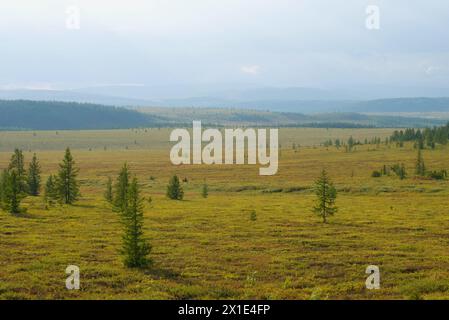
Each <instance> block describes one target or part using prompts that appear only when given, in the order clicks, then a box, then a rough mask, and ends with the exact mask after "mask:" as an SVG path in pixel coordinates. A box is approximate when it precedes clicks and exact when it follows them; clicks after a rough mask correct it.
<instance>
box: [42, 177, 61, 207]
mask: <svg viewBox="0 0 449 320" xmlns="http://www.w3.org/2000/svg"><path fill="white" fill-rule="evenodd" d="M44 200H45V202H46V203H48V204H49V205H53V204H54V203H55V202H56V201H57V200H58V191H57V189H56V178H55V177H54V176H53V175H50V176H49V177H48V178H47V182H46V183H45V192H44Z"/></svg>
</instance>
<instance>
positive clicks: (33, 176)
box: [27, 154, 41, 196]
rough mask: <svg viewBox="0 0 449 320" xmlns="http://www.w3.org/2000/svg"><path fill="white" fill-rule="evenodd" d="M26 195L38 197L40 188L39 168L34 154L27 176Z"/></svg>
mask: <svg viewBox="0 0 449 320" xmlns="http://www.w3.org/2000/svg"><path fill="white" fill-rule="evenodd" d="M27 185H28V194H29V195H31V196H38V195H39V190H40V187H41V167H40V164H39V161H38V160H37V157H36V154H34V155H33V159H32V160H31V162H30V167H29V168H28V176H27Z"/></svg>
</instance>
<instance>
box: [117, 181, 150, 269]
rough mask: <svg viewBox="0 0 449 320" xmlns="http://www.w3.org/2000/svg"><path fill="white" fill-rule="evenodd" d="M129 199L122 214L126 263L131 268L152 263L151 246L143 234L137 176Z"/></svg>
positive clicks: (131, 186) (129, 190)
mask: <svg viewBox="0 0 449 320" xmlns="http://www.w3.org/2000/svg"><path fill="white" fill-rule="evenodd" d="M127 199H128V205H127V206H126V209H125V211H124V212H123V215H122V218H123V222H124V229H125V232H124V235H123V249H122V253H123V255H124V264H125V266H127V267H129V268H141V267H145V266H147V265H148V264H149V263H150V260H149V259H148V258H147V256H148V254H149V253H150V251H151V246H150V245H149V243H148V241H147V240H146V239H145V238H144V235H143V204H142V198H141V197H140V194H139V186H138V183H137V178H133V180H132V181H131V184H130V185H129V189H128V196H127Z"/></svg>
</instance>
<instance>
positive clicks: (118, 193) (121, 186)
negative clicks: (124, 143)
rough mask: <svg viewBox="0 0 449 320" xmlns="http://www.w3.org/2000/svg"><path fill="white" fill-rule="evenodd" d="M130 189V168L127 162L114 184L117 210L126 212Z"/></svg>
mask: <svg viewBox="0 0 449 320" xmlns="http://www.w3.org/2000/svg"><path fill="white" fill-rule="evenodd" d="M128 189H129V168H128V165H127V164H126V163H125V164H123V167H122V168H121V169H120V172H119V174H118V177H117V181H116V183H115V186H114V197H113V198H114V202H113V204H114V208H115V210H116V211H119V212H124V211H125V210H126V206H127V205H128V200H127V199H128Z"/></svg>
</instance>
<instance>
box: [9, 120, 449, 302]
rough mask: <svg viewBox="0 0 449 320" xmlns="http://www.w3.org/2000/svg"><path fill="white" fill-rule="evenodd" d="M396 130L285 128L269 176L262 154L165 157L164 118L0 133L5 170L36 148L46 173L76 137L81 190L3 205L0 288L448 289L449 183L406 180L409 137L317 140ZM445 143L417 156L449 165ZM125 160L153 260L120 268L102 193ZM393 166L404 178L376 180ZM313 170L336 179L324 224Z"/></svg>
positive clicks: (71, 293)
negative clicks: (377, 283) (67, 197)
mask: <svg viewBox="0 0 449 320" xmlns="http://www.w3.org/2000/svg"><path fill="white" fill-rule="evenodd" d="M393 130H394V129H307V128H285V129H280V145H281V149H280V158H279V170H278V173H277V174H276V175H274V176H259V174H258V166H257V165H256V166H254V165H253V166H250V165H187V166H173V165H172V164H171V162H170V159H169V151H170V147H171V146H172V145H173V144H174V143H170V142H169V134H170V131H171V129H167V128H165V129H164V128H162V129H132V130H131V129H129V130H104V131H100V130H99V131H11V132H6V131H4V132H0V169H3V168H5V167H6V166H7V165H8V162H9V158H10V157H11V154H12V151H13V150H14V148H21V149H23V151H24V154H25V160H26V163H27V164H28V162H29V161H30V160H31V157H32V155H33V153H36V154H37V156H38V158H39V161H40V163H41V166H42V178H43V179H42V180H43V181H45V179H46V177H47V176H48V175H49V174H51V173H56V171H57V169H58V163H59V162H60V160H61V159H62V157H63V152H64V148H65V147H71V149H72V154H73V156H74V159H75V161H76V163H77V166H78V167H79V168H80V172H79V181H80V186H81V194H82V197H81V198H80V200H79V201H78V202H77V203H76V204H75V205H73V206H60V205H57V206H54V207H50V208H49V209H47V208H46V207H45V205H44V202H43V197H42V196H39V197H27V198H26V199H25V200H24V202H23V207H24V208H26V213H23V214H20V215H17V216H14V215H11V214H8V213H6V212H4V211H0V298H1V299H448V298H449V250H448V245H449V205H448V204H449V203H448V199H449V183H448V181H446V180H441V181H437V180H428V179H422V178H416V177H414V174H413V172H414V165H415V161H416V150H415V149H414V148H413V145H412V144H407V143H406V144H405V145H404V146H403V147H402V148H399V147H397V146H396V145H394V144H390V145H385V144H384V143H381V144H379V145H376V144H367V145H358V146H356V147H355V150H354V151H352V152H346V151H345V148H344V147H341V148H339V149H337V148H336V147H335V146H329V147H324V146H320V144H321V143H322V142H324V141H326V140H328V139H337V138H339V139H341V140H343V141H346V140H347V139H348V138H349V137H350V136H353V137H354V138H355V139H357V140H360V141H362V142H363V141H364V139H365V138H367V139H368V140H369V139H371V138H373V137H380V138H382V139H384V138H385V137H388V136H389V135H390V134H391V133H392V132H393ZM293 144H295V146H296V147H295V149H293V148H292V146H293ZM448 151H449V149H448V147H445V146H437V148H436V150H427V149H426V150H424V151H423V157H424V160H425V163H426V166H427V167H428V168H429V169H434V170H439V169H449V152H448ZM124 162H127V163H128V164H129V166H130V169H131V171H132V172H133V173H134V174H135V175H136V176H137V177H138V178H139V182H140V183H141V185H142V195H143V196H144V197H145V199H148V198H149V197H151V199H152V201H151V203H150V202H149V201H145V202H144V203H145V209H144V210H145V211H144V215H145V235H146V236H147V238H148V239H149V241H150V243H151V245H152V247H153V248H152V252H151V255H150V257H151V258H152V260H153V265H152V266H151V267H150V268H148V269H144V270H134V269H127V268H125V267H124V266H123V263H122V257H121V256H120V254H119V250H120V247H121V236H122V227H121V224H120V219H119V217H118V214H117V213H115V212H113V211H112V210H111V207H110V205H109V204H108V203H107V202H106V201H105V200H104V199H103V193H104V191H105V185H106V180H107V178H108V177H109V176H111V177H113V178H115V177H116V174H117V173H118V170H119V169H120V167H121V166H122V165H123V163H124ZM396 163H404V165H405V167H406V170H407V173H408V177H407V178H406V179H404V180H400V179H399V178H398V177H396V176H394V175H391V176H382V177H380V178H372V177H371V173H372V171H373V170H379V169H380V168H381V167H382V166H383V165H387V166H390V165H394V164H396ZM322 169H326V170H327V171H328V173H329V176H330V177H331V178H332V180H333V181H334V183H335V186H336V188H337V190H338V197H337V202H336V203H337V206H338V212H337V213H336V214H335V216H334V217H331V218H330V221H329V223H327V224H323V223H322V222H321V220H320V218H319V217H318V216H316V215H315V214H314V213H313V212H312V207H313V205H314V199H315V195H314V194H313V192H312V189H311V188H312V185H313V182H314V180H315V178H316V177H317V176H318V175H319V173H320V171H321V170H322ZM174 174H177V175H178V176H179V177H180V178H181V179H184V178H186V180H187V182H184V183H183V188H184V191H185V199H184V200H183V201H174V200H169V199H167V198H166V196H165V191H166V186H167V183H168V180H169V178H170V177H171V176H173V175H174ZM204 183H207V185H208V187H209V196H208V198H203V197H202V196H201V187H202V185H203V184H204ZM253 210H254V211H255V212H256V216H257V219H256V220H255V221H253V220H251V219H250V215H251V213H252V212H253ZM68 265H77V266H79V267H80V272H81V289H80V290H67V289H66V287H65V279H66V277H67V275H66V274H65V268H66V267H67V266H68ZM368 265H377V266H379V268H380V272H381V287H380V289H379V290H367V289H366V288H365V280H366V278H367V276H368V275H367V274H365V270H366V267H367V266H368Z"/></svg>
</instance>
